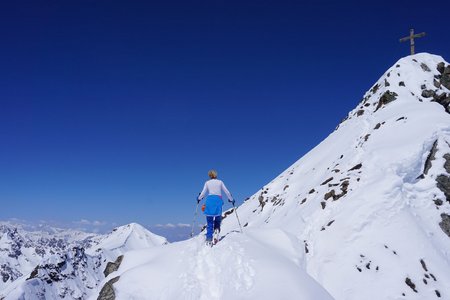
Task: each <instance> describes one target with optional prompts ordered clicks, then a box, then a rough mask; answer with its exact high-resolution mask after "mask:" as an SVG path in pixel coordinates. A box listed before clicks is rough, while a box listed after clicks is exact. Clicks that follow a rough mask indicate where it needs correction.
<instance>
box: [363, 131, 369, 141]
mask: <svg viewBox="0 0 450 300" xmlns="http://www.w3.org/2000/svg"><path fill="white" fill-rule="evenodd" d="M369 136H370V133H369V134H366V135H365V136H364V141H365V142H367V140H368V139H369Z"/></svg>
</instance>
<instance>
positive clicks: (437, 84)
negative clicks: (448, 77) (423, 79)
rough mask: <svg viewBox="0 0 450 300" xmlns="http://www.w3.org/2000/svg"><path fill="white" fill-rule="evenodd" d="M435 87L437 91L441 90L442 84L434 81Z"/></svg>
mask: <svg viewBox="0 0 450 300" xmlns="http://www.w3.org/2000/svg"><path fill="white" fill-rule="evenodd" d="M433 85H434V87H435V88H437V89H439V88H441V83H440V82H439V81H437V80H436V79H433Z"/></svg>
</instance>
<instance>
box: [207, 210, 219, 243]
mask: <svg viewBox="0 0 450 300" xmlns="http://www.w3.org/2000/svg"><path fill="white" fill-rule="evenodd" d="M221 222H222V216H207V217H206V240H207V241H211V240H212V237H213V233H214V230H216V229H218V230H219V231H220V223H221Z"/></svg>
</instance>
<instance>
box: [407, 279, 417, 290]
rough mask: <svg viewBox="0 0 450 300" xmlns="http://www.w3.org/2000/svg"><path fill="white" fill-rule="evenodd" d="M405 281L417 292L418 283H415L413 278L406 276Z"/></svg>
mask: <svg viewBox="0 0 450 300" xmlns="http://www.w3.org/2000/svg"><path fill="white" fill-rule="evenodd" d="M405 283H406V284H407V285H408V286H409V287H410V288H411V289H412V290H413V291H414V292H416V293H417V290H416V285H415V284H414V282H412V281H411V279H409V277H406V279H405Z"/></svg>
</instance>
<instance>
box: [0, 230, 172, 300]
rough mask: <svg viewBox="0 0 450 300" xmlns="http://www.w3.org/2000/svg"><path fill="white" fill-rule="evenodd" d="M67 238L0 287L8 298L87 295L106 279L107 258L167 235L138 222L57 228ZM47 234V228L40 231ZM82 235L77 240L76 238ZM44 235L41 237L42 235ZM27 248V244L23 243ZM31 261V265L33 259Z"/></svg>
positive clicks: (155, 242)
mask: <svg viewBox="0 0 450 300" xmlns="http://www.w3.org/2000/svg"><path fill="white" fill-rule="evenodd" d="M52 232H53V233H55V232H58V234H59V235H60V236H65V237H66V240H58V241H60V243H59V244H60V245H61V247H60V249H58V251H54V249H53V248H52V249H50V248H45V249H46V250H47V251H49V250H51V252H52V253H50V254H49V255H44V256H43V257H42V259H41V260H37V261H36V262H35V264H34V265H33V267H32V269H31V270H30V268H29V266H27V269H24V270H22V271H21V273H22V274H23V276H21V277H19V278H18V279H16V280H15V281H14V282H12V283H9V284H8V285H6V286H5V287H4V288H3V289H2V290H0V298H1V297H5V299H20V298H22V297H23V298H24V299H85V298H86V297H87V296H88V295H89V294H90V293H91V291H92V290H93V289H94V288H96V287H97V285H98V283H99V282H100V281H101V280H103V279H104V277H105V275H104V270H105V268H106V266H107V264H108V262H113V261H115V260H116V259H117V257H118V256H120V255H123V254H124V253H126V252H127V251H131V250H137V249H145V248H149V247H155V246H160V245H164V244H166V243H167V241H166V239H165V238H163V237H160V236H157V235H155V234H153V233H151V232H150V231H148V230H146V229H145V228H144V227H142V226H140V225H139V224H135V223H132V224H128V225H125V226H121V227H118V228H115V229H114V230H113V231H112V232H111V233H109V234H106V235H92V234H90V235H88V234H84V235H83V234H82V233H80V232H75V234H74V235H73V236H71V235H70V233H71V231H70V230H69V231H65V232H64V231H60V230H54V231H52ZM40 234H41V235H43V236H45V235H46V234H47V233H46V232H41V233H40ZM40 234H39V232H31V233H30V232H24V235H26V236H39V235H40ZM80 237H81V238H82V239H81V240H77V238H80ZM41 238H42V237H41ZM22 248H25V247H22ZM30 265H32V264H31V263H30Z"/></svg>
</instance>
